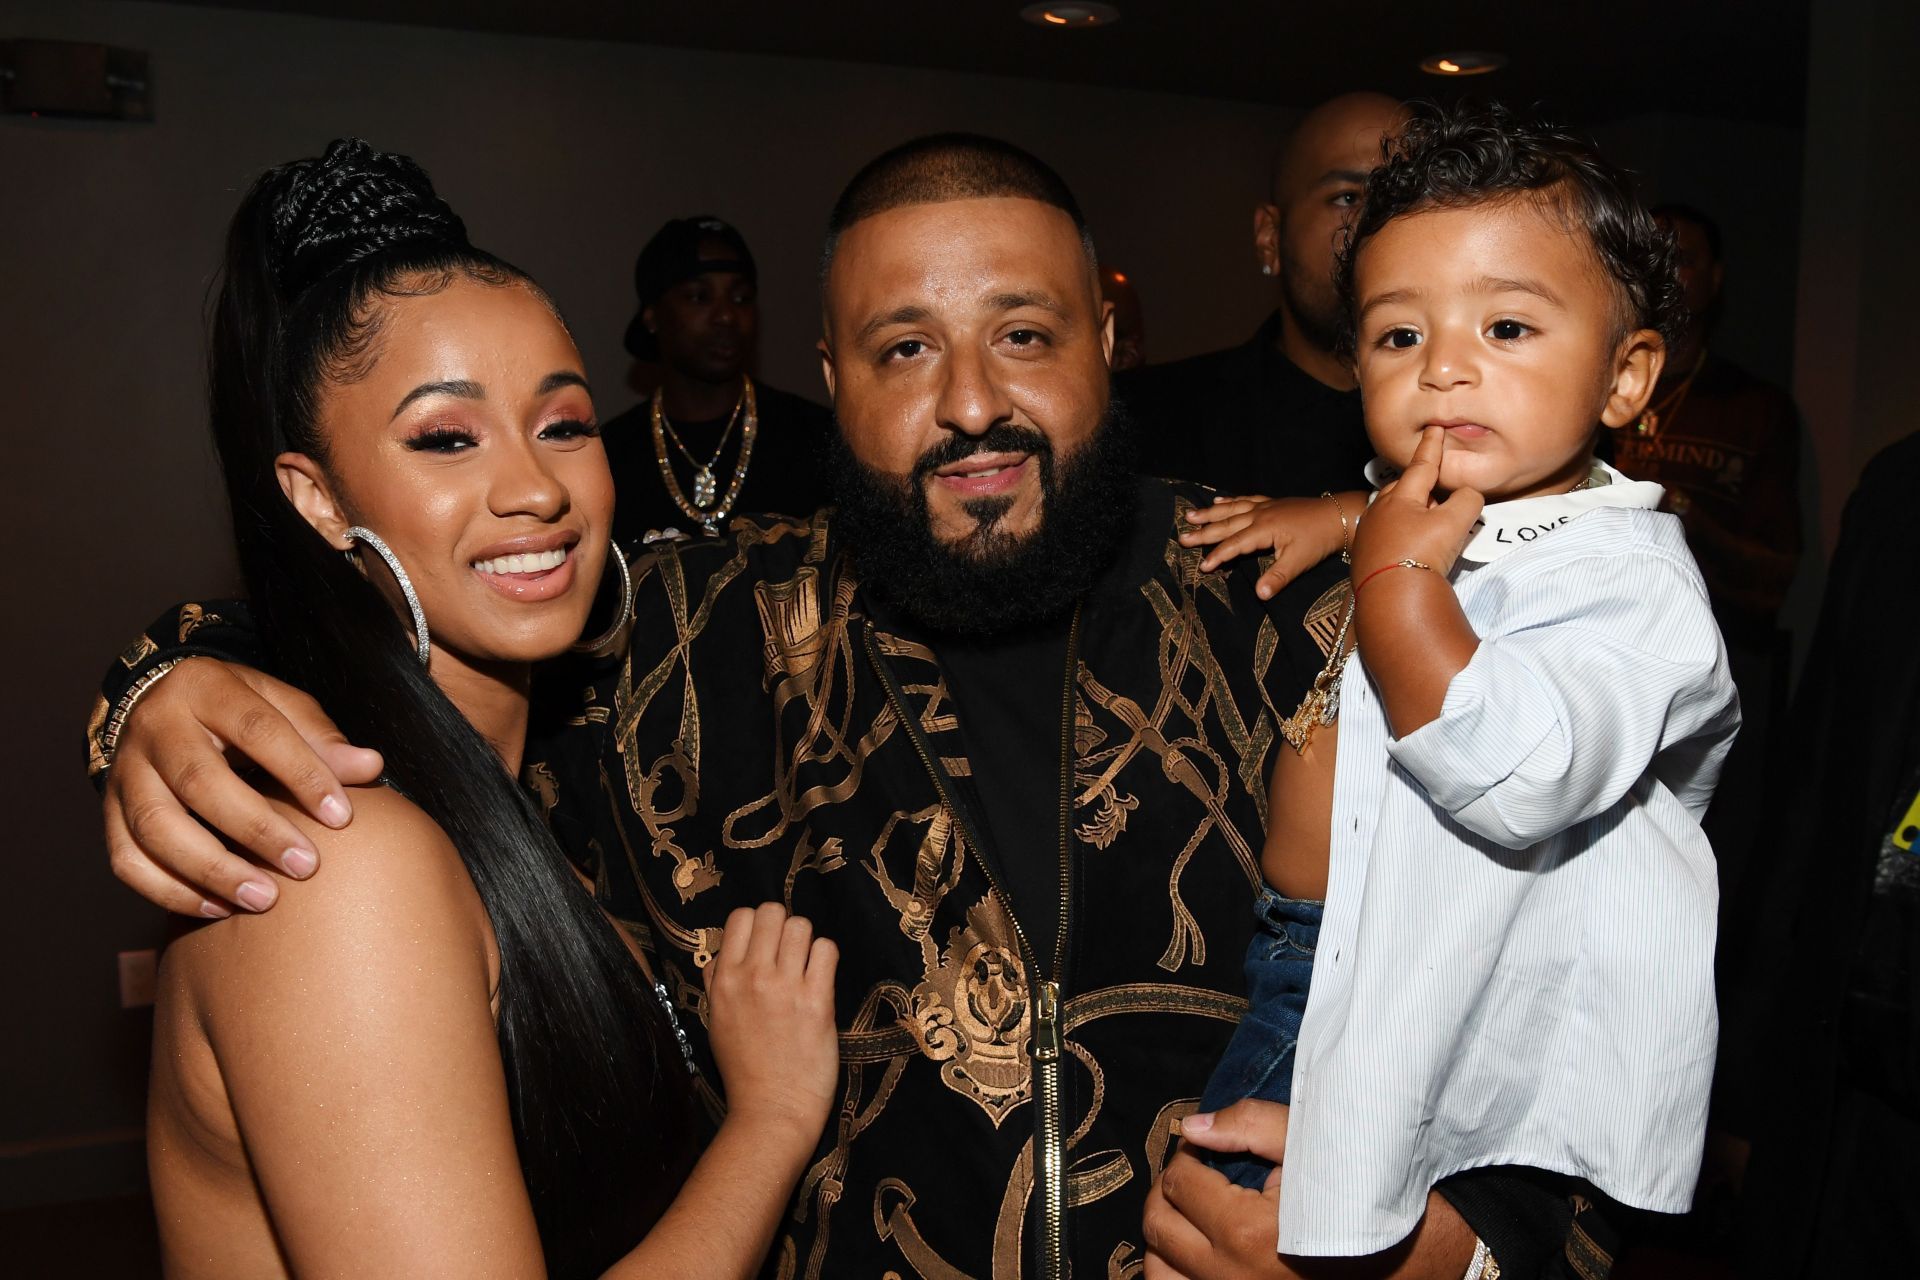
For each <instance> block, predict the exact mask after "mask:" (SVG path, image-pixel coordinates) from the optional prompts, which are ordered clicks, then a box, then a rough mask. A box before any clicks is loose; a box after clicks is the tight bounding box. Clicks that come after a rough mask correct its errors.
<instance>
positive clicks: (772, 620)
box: [555, 483, 1319, 1280]
mask: <svg viewBox="0 0 1920 1280" xmlns="http://www.w3.org/2000/svg"><path fill="white" fill-rule="evenodd" d="M1143 492H1144V493H1145V495H1146V496H1145V498H1144V499H1143V501H1144V503H1145V505H1144V506H1143V513H1144V514H1143V516H1142V520H1141V522H1140V523H1139V525H1138V527H1137V528H1136V531H1135V533H1134V534H1133V535H1132V542H1131V543H1130V545H1129V547H1128V549H1127V551H1126V552H1125V554H1124V555H1123V557H1122V563H1121V564H1119V565H1117V566H1116V568H1115V569H1114V570H1112V571H1110V576H1111V577H1113V578H1114V579H1116V581H1117V582H1118V586H1117V587H1114V588H1112V589H1108V588H1105V587H1103V588H1102V589H1101V590H1100V591H1098V592H1096V594H1095V595H1094V596H1092V597H1089V600H1088V602H1087V603H1086V605H1085V606H1084V608H1085V613H1086V618H1087V622H1086V626H1085V628H1084V632H1083V635H1084V639H1083V641H1082V646H1081V650H1080V659H1081V661H1080V665H1079V667H1078V668H1077V670H1076V672H1075V673H1074V680H1073V694H1074V697H1073V700H1072V703H1071V704H1070V706H1071V711H1070V714H1071V716H1072V720H1071V723H1070V724H1069V725H1066V726H1064V727H1063V733H1064V734H1065V735H1066V736H1067V739H1068V741H1069V742H1070V750H1069V759H1068V760H1067V762H1066V764H1067V768H1068V770H1069V773H1068V780H1069V783H1070V786H1069V803H1070V805H1071V809H1070V812H1069V814H1068V815H1067V818H1068V829H1069V833H1070V834H1069V850H1070V854H1069V856H1070V859H1071V864H1072V867H1073V879H1072V885H1073V889H1072V893H1071V895H1070V897H1071V903H1070V906H1069V910H1070V912H1071V916H1070V924H1069V925H1068V927H1067V928H1066V929H1064V930H1062V936H1063V937H1066V938H1068V939H1070V942H1069V944H1068V945H1069V951H1068V954H1067V955H1066V957H1065V958H1064V960H1063V962H1062V963H1063V969H1062V974H1063V977H1062V991H1061V996H1062V999H1061V1006H1060V1007H1061V1021H1060V1025H1061V1027H1062V1028H1063V1033H1064V1042H1063V1045H1062V1048H1063V1055H1062V1063H1063V1065H1062V1068H1061V1072H1060V1079H1061V1081H1062V1084H1061V1086H1060V1087H1061V1088H1062V1089H1063V1090H1064V1093H1063V1095H1062V1102H1063V1105H1062V1112H1063V1115H1062V1119H1063V1148H1064V1149H1063V1160H1062V1167H1063V1169H1064V1199H1065V1203H1066V1204H1067V1205H1068V1206H1069V1208H1068V1210H1067V1212H1068V1215H1069V1218H1070V1223H1069V1229H1068V1230H1067V1231H1066V1234H1065V1236H1064V1237H1063V1240H1064V1243H1065V1247H1066V1249H1067V1250H1068V1252H1069V1254H1070V1255H1071V1259H1072V1262H1073V1266H1074V1268H1075V1270H1077V1271H1078V1272H1080V1273H1081V1274H1084V1275H1099V1274H1102V1273H1109V1274H1119V1275H1127V1274H1133V1273H1135V1272H1136V1271H1137V1268H1138V1262H1139V1257H1138V1243H1139V1210H1140V1205H1141V1202H1142V1199H1143V1198H1144V1195H1145V1192H1146V1188H1147V1184H1148V1183H1149V1181H1150V1180H1151V1178H1152V1176H1153V1173H1154V1172H1155V1170H1157V1169H1158V1168H1159V1166H1160V1163H1161V1162H1162V1161H1163V1160H1164V1159H1165V1154H1166V1150H1167V1147H1168V1143H1169V1141H1170V1139H1169V1135H1168V1129H1167V1124H1168V1121H1167V1118H1166V1117H1167V1115H1169V1114H1177V1113H1178V1109H1179V1108H1181V1107H1186V1108H1189V1109H1190V1108H1191V1105H1192V1099H1193V1098H1195V1097H1197V1096H1198V1094H1199V1092H1200V1089H1201V1086H1202V1085H1203V1084H1204V1081H1205V1078H1206V1075H1207V1072H1208V1071H1209V1070H1210V1069H1211V1067H1212V1064H1213V1061H1214V1059H1215V1058H1216V1057H1217V1055H1218V1053H1219V1051H1220V1049H1221V1048H1223V1047H1224V1044H1225V1039H1226V1035H1227V1034H1228V1032H1229V1031H1230V1029H1231V1026H1232V1024H1233V1022H1234V1020H1235V1019H1237V1017H1238V1016H1239V1013H1240V1011H1241V1010H1242V1008H1243V1007H1244V1002H1243V1001H1242V1000H1241V999H1240V975H1239V960H1240V952H1241V951H1242V950H1244V947H1245V943H1246V939H1247V936H1248V933H1249V930H1250V922H1251V914H1252V912H1251V899H1252V886H1253V884H1254V882H1255V874H1256V872H1255V862H1254V857H1253V849H1254V847H1255V845H1256V843H1257V841H1258V840H1259V833H1260V828H1261V824H1262V822H1263V820H1264V809H1265V785H1264V779H1265V769H1266V767H1267V759H1266V757H1267V754H1268V753H1269V752H1270V751H1271V750H1272V748H1273V744H1274V742H1275V726H1276V723H1277V716H1276V715H1275V714H1274V712H1273V707H1274V705H1275V704H1276V701H1277V700H1278V701H1286V700H1287V699H1289V698H1293V697H1295V692H1296V691H1295V687H1294V686H1295V683H1296V681H1298V683H1299V684H1301V685H1302V686H1304V679H1301V678H1300V677H1299V675H1298V673H1297V671H1296V668H1298V669H1300V670H1303V671H1304V672H1305V679H1310V677H1311V674H1312V672H1313V670H1315V669H1317V666H1318V659H1319V654H1318V650H1317V648H1316V647H1315V646H1314V644H1313V640H1312V637H1311V636H1310V635H1309V633H1308V632H1307V631H1306V629H1305V627H1304V626H1303V625H1302V624H1301V622H1299V621H1296V622H1295V623H1294V624H1293V625H1292V627H1291V628H1290V629H1286V628H1282V629H1276V627H1275V625H1274V623H1273V622H1272V621H1270V620H1269V617H1268V614H1267V612H1266V609H1265V607H1264V606H1263V605H1262V604H1261V602H1259V601H1258V600H1257V598H1256V597H1255V596H1254V595H1253V593H1252V590H1251V575H1250V574H1249V575H1245V576H1244V577H1243V578H1232V577H1230V576H1228V575H1201V574H1200V573H1199V572H1198V567H1197V560H1198V557H1197V556H1196V555H1193V554H1191V553H1189V552H1188V551H1187V550H1186V549H1185V548H1181V547H1179V546H1178V544H1177V542H1175V541H1174V538H1173V534H1174V532H1175V530H1176V528H1177V515H1178V511H1179V510H1180V509H1182V508H1180V507H1179V506H1178V505H1177V504H1176V503H1175V501H1173V495H1172V491H1171V490H1169V489H1166V488H1165V487H1162V486H1158V485H1157V483H1156V484H1153V485H1148V486H1144V488H1143ZM1182 501H1184V498H1183V499H1182ZM634 579H635V593H636V603H635V627H634V642H633V646H632V649H631V652H630V653H629V654H628V656H627V659H626V661H625V662H624V663H623V664H622V665H621V668H620V670H619V671H618V673H617V675H616V676H613V677H610V678H609V680H608V681H606V682H605V683H604V685H603V686H602V687H601V689H600V690H599V691H598V693H597V694H596V698H595V701H594V703H593V704H592V705H591V706H590V707H589V709H588V711H587V713H586V714H584V715H582V716H581V717H578V719H579V720H580V721H581V722H582V723H583V725H584V728H585V732H587V733H594V732H599V733H602V734H604V737H603V739H602V741H604V743H605V750H604V751H602V752H599V753H597V754H598V760H597V762H595V763H593V764H591V765H588V766H585V767H584V768H583V767H582V766H580V765H578V764H575V765H572V766H565V767H556V770H555V772H556V776H559V777H561V778H562V800H561V804H560V806H559V812H558V813H557V814H556V830H559V831H561V832H562V834H563V835H565V836H567V837H568V838H567V843H568V844H569V846H570V847H572V848H576V849H587V850H589V851H591V850H593V849H598V850H600V851H602V852H603V853H604V855H605V856H604V857H603V858H601V860H600V863H599V870H600V873H601V879H602V880H603V882H604V883H603V885H602V893H603V897H604V898H605V899H606V900H607V902H608V905H609V908H610V909H611V910H613V911H614V912H615V914H616V915H618V916H620V917H621V918H623V919H628V920H633V921H636V922H639V923H640V924H641V925H642V926H643V928H642V932H643V933H644V935H645V936H646V937H647V938H648V940H649V942H650V944H651V946H650V948H649V950H650V954H651V955H652V957H653V959H654V962H655V967H656V971H657V972H658V973H659V974H660V976H661V980H662V982H663V983H664V984H665V986H666V987H667V990H668V991H669V993H670V996H671V998H672V999H673V1001H674V1003H675V1004H676V1006H678V1007H679V1008H680V1009H681V1010H682V1011H683V1014H684V1015H685V1017H684V1018H683V1020H684V1021H685V1022H687V1023H688V1024H689V1026H688V1030H689V1034H690V1035H691V1036H692V1038H693V1040H694V1042H695V1052H696V1056H697V1057H699V1058H700V1059H701V1060H702V1062H703V1064H707V1065H705V1066H704V1067H703V1069H706V1070H707V1071H708V1074H709V1075H711V1069H710V1060H709V1059H708V1057H707V1049H706V1045H705V1036H704V1030H703V1025H702V1024H703V1021H704V1016H705V999H704V990H703V984H702V983H701V981H700V978H699V975H698V970H699V968H700V967H701V966H702V965H704V964H705V963H706V962H707V960H708V959H709V958H710V957H711V955H712V954H713V951H714V948H715V947H716V946H718V945H722V941H721V934H720V926H721V925H722V924H723V922H724V920H725V917H726V914H727V912H728V911H729V910H731V909H732V908H733V907H736V906H747V905H753V904H754V903H756V902H759V901H764V900H767V899H775V900H780V901H784V902H786V903H787V904H788V905H789V906H790V907H791V909H793V910H794V911H796V912H799V913H802V914H805V915H807V916H809V917H810V918H812V919H813V921H814V923H815V927H816V929H817V930H818V931H819V932H820V933H821V934H822V935H824V936H827V937H832V938H834V939H835V940H836V941H837V942H838V943H839V944H840V950H841V963H840V970H839V977H838V982H837V992H836V997H837V999H836V1003H837V1005H838V1007H839V1009H840V1011H841V1028H842V1033H841V1051H842V1065H841V1074H840V1103H839V1106H838V1107H837V1108H836V1111H835V1114H834V1117H833V1119H832V1120H831V1121H830V1122H829V1125H828V1129H827V1132H826V1133H825V1134H824V1135H823V1137H822V1142H821V1146H820V1147H819V1149H818V1150H817V1151H816V1154H815V1158H814V1160H813V1162H812V1163H811V1165H810V1166H809V1168H808V1171H807V1173H806V1175H805V1177H804V1178H803V1181H802V1185H801V1187H800V1189H799V1191H798V1192H797V1193H796V1196H795V1200H794V1202H793V1205H792V1207H791V1210H790V1213H789V1216H788V1219H787V1222H786V1225H785V1227H784V1229H783V1231H782V1242H781V1246H780V1250H779V1252H778V1253H777V1254H776V1258H778V1259H779V1260H780V1268H781V1270H782V1271H783V1272H785V1273H788V1274H792V1275H794V1276H796V1277H816V1276H833V1275H841V1274H872V1275H880V1274H885V1273H886V1272H888V1271H892V1272H895V1273H898V1274H900V1275H901V1276H964V1277H980V1278H982V1280H984V1278H985V1277H989V1276H991V1277H993V1278H994V1280H1017V1277H1020V1276H1022V1275H1028V1274H1032V1272H1031V1271H1030V1270H1029V1263H1030V1262H1031V1260H1032V1253H1033V1250H1034V1249H1035V1248H1036V1247H1037V1245H1038V1243H1039V1242H1038V1241H1037V1240H1036V1235H1035V1230H1034V1228H1033V1226H1032V1216H1033V1214H1034V1212H1035V1207H1036V1206H1037V1205H1039V1204H1040V1203H1041V1198H1040V1197H1039V1195H1038V1193H1037V1190H1036V1184H1035V1177H1036V1168H1037V1167H1038V1166H1037V1163H1036V1161H1035V1158H1034V1140H1035V1139H1034V1124H1033V1117H1034V1115H1035V1112H1036V1108H1035V1106H1033V1105H1030V1104H1032V1103H1033V1102H1034V1101H1035V1099H1034V1097H1033V1080H1034V1075H1033V1070H1032V1053H1033V1046H1034V1036H1035V1031H1034V1027H1035V1022H1034V1018H1035V1013H1034V1003H1035V996H1034V984H1035V982H1036V976H1035V975H1034V974H1032V973H1030V972H1029V971H1028V962H1027V960H1026V958H1025V956H1024V950H1023V945H1022V943H1021V941H1020V939H1019V936H1018V933H1017V930H1016V928H1015V926H1014V921H1013V917H1012V915H1011V912H1010V910H1009V907H1008V904H1007V903H1006V902H1005V901H1004V900H1003V899H1002V898H1001V897H1000V895H999V894H998V892H996V890H995V888H994V882H993V880H992V878H991V877H990V875H989V870H990V868H989V867H988V866H987V865H986V864H987V862H988V861H990V860H991V859H992V857H994V856H995V855H994V851H993V850H991V849H988V850H984V851H983V850H979V849H976V848H974V847H973V846H972V842H971V839H970V836H969V832H970V831H972V830H976V829H977V823H974V822H973V821H972V820H971V819H970V818H968V817H967V815H966V814H965V812H963V811H966V810H968V809H969V808H970V807H971V806H972V805H973V804H975V803H977V801H976V799H974V798H972V797H974V796H975V793H974V792H973V791H972V790H971V788H972V787H974V786H977V785H978V779H977V777H975V775H974V771H973V769H972V767H971V764H970V763H969V751H970V748H971V749H988V750H996V749H1010V748H1006V747H1005V744H997V743H989V744H979V743H971V742H970V741H968V740H966V739H965V738H964V737H963V736H962V729H963V726H962V724H961V713H960V711H959V710H958V709H957V708H956V706H955V704H954V702H953V699H952V697H951V694H950V691H949V687H948V685H947V682H946V680H945V677H944V674H943V672H942V669H941V666H940V659H939V652H938V651H939V647H940V646H939V642H938V640H937V638H929V637H926V636H921V635H917V634H902V631H901V628H900V627H898V626H897V625H896V624H895V623H893V622H889V624H888V625H887V626H886V627H877V626H876V625H875V623H874V621H873V619H872V618H871V617H870V613H869V609H868V607H867V605H866V604H865V597H864V595H863V593H862V591H861V588H860V586H859V584H858V582H857V581H856V580H855V578H854V576H853V574H852V572H851V571H850V568H849V564H848V561H847V558H846V556H845V555H844V554H843V553H841V552H840V551H839V550H838V549H837V548H836V546H835V544H834V542H833V539H832V534H831V522H830V521H829V520H827V519H825V518H821V517H816V518H815V519H814V520H813V521H811V522H809V523H805V524H795V523H791V522H775V523H762V522H758V521H754V520H749V519H737V520H736V521H735V522H734V525H733V529H732V530H731V534H730V536H729V537H728V538H726V539H720V540H695V541H689V542H685V543H678V544H672V545H668V546H663V547H660V548H657V549H656V551H655V553H654V554H653V555H651V556H648V557H645V558H643V559H642V560H641V561H639V562H638V563H637V564H636V565H635V568H634ZM876 664H879V665H878V666H876ZM882 668H884V671H885V673H886V675H887V677H888V678H889V679H891V680H892V682H893V684H894V687H895V688H896V689H897V690H898V701H897V702H896V701H893V700H891V699H890V698H889V696H888V694H887V691H886V687H885V686H886V681H885V680H883V679H882V674H883V672H882ZM1296 700H1297V698H1296ZM1288 705H1291V702H1288ZM903 716H904V717H905V718H906V719H905V720H904V721H903V720H902V718H901V717H903ZM598 719H604V720H605V721H606V723H605V725H604V726H601V725H599V724H597V723H596V720H598ZM909 728H911V730H912V732H911V733H909V732H908V730H909ZM582 740H585V739H569V742H578V741H582ZM916 743H918V744H921V745H919V746H917V745H916ZM1019 749H1020V750H1023V751H1024V750H1027V749H1028V748H1025V747H1022V748H1019ZM590 754H592V753H591V752H590ZM1059 755H1060V745H1059V742H1058V741H1057V740H1056V741H1055V742H1054V743H1053V744H1051V745H1050V746H1047V747H1045V749H1044V750H1036V751H1035V752H1034V756H1033V758H1034V760H1035V762H1036V763H1035V767H1045V768H1050V769H1058V767H1059V764H1060V761H1059ZM1049 760H1051V761H1052V763H1051V764H1048V763H1047V762H1048V761H1049ZM582 776H586V777H589V778H593V777H600V776H604V779H605V786H604V791H602V790H601V789H600V788H598V787H596V788H593V791H594V792H596V793H597V794H595V795H592V796H589V795H584V794H580V793H579V791H578V790H577V788H576V786H575V785H574V780H576V779H578V778H580V777H582ZM601 795H604V797H605V799H604V800H600V796H601ZM596 800H597V801H599V804H598V809H597V812H596V806H595V803H594V802H595V801H596ZM949 800H952V801H953V802H954V803H956V804H958V807H959V811H956V809H955V808H954V807H953V805H952V804H950V803H949ZM609 802H611V803H610V804H609ZM600 814H604V815H605V818H606V819H611V820H612V821H606V820H603V818H602V817H600V816H599V815H600ZM608 826H611V827H612V828H613V829H612V830H607V829H606V828H607V827H608ZM570 832H571V833H573V834H571V835H569V833H570ZM582 856H583V858H586V857H591V853H590V852H589V853H587V854H583V855H582ZM1048 976H1049V977H1051V976H1052V975H1051V974H1049V975H1048ZM712 1078H714V1079H717V1078H718V1077H717V1076H713V1077H712ZM1170 1109H1172V1110H1170ZM1041 1234H1042V1235H1043V1236H1044V1234H1045V1233H1041Z"/></svg>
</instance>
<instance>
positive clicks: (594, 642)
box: [573, 541, 633, 658]
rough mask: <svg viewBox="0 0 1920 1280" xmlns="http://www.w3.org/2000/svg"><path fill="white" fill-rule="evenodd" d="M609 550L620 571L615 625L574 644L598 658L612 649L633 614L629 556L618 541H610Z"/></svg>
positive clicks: (580, 651) (577, 650) (575, 650)
mask: <svg viewBox="0 0 1920 1280" xmlns="http://www.w3.org/2000/svg"><path fill="white" fill-rule="evenodd" d="M607 550H608V552H609V554H611V555H612V557H613V567H614V568H615V569H618V570H619V571H620V607H619V608H618V609H617V610H615V611H614V615H613V625H612V626H610V627H608V628H607V629H606V631H605V632H604V633H603V634H601V635H597V636H595V637H594V638H593V639H591V640H582V641H580V642H579V643H578V644H576V645H574V646H573V651H574V652H575V653H586V654H592V655H593V656H594V657H596V658H599V657H605V656H606V655H607V654H608V653H609V652H611V651H612V649H613V647H614V644H615V642H616V641H618V640H619V638H620V633H621V632H622V631H624V630H625V629H626V626H627V620H628V619H629V618H631V617H632V616H633V574H631V573H629V572H628V571H627V558H626V556H624V555H622V554H621V552H620V544H619V543H617V542H613V541H609V542H608V544H607Z"/></svg>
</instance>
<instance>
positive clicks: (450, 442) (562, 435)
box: [406, 418, 600, 454]
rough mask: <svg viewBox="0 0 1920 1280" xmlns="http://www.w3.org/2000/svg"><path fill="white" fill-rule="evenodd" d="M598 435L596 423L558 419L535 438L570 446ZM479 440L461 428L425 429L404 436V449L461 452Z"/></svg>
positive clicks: (547, 425) (422, 451) (598, 430)
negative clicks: (405, 439)
mask: <svg viewBox="0 0 1920 1280" xmlns="http://www.w3.org/2000/svg"><path fill="white" fill-rule="evenodd" d="M599 434H600V424H599V423H597V422H592V421H590V420H588V419H585V418H558V419H555V420H554V421H552V422H549V423H547V424H546V425H545V426H544V427H541V428H540V431H539V438H540V439H542V440H546V441H549V442H551V443H556V444H570V443H574V442H577V441H580V440H587V439H591V438H592V437H594V436H597V435H599ZM479 445H480V437H479V436H477V435H475V434H474V433H473V432H472V431H469V430H467V429H466V428H465V427H446V426H439V427H427V428H426V429H424V430H421V431H418V432H415V433H414V434H413V435H411V436H409V437H407V441H406V447H407V448H408V449H409V450H411V451H412V452H414V453H443V454H445V453H465V452H466V451H467V450H469V449H475V448H478V447H479Z"/></svg>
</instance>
